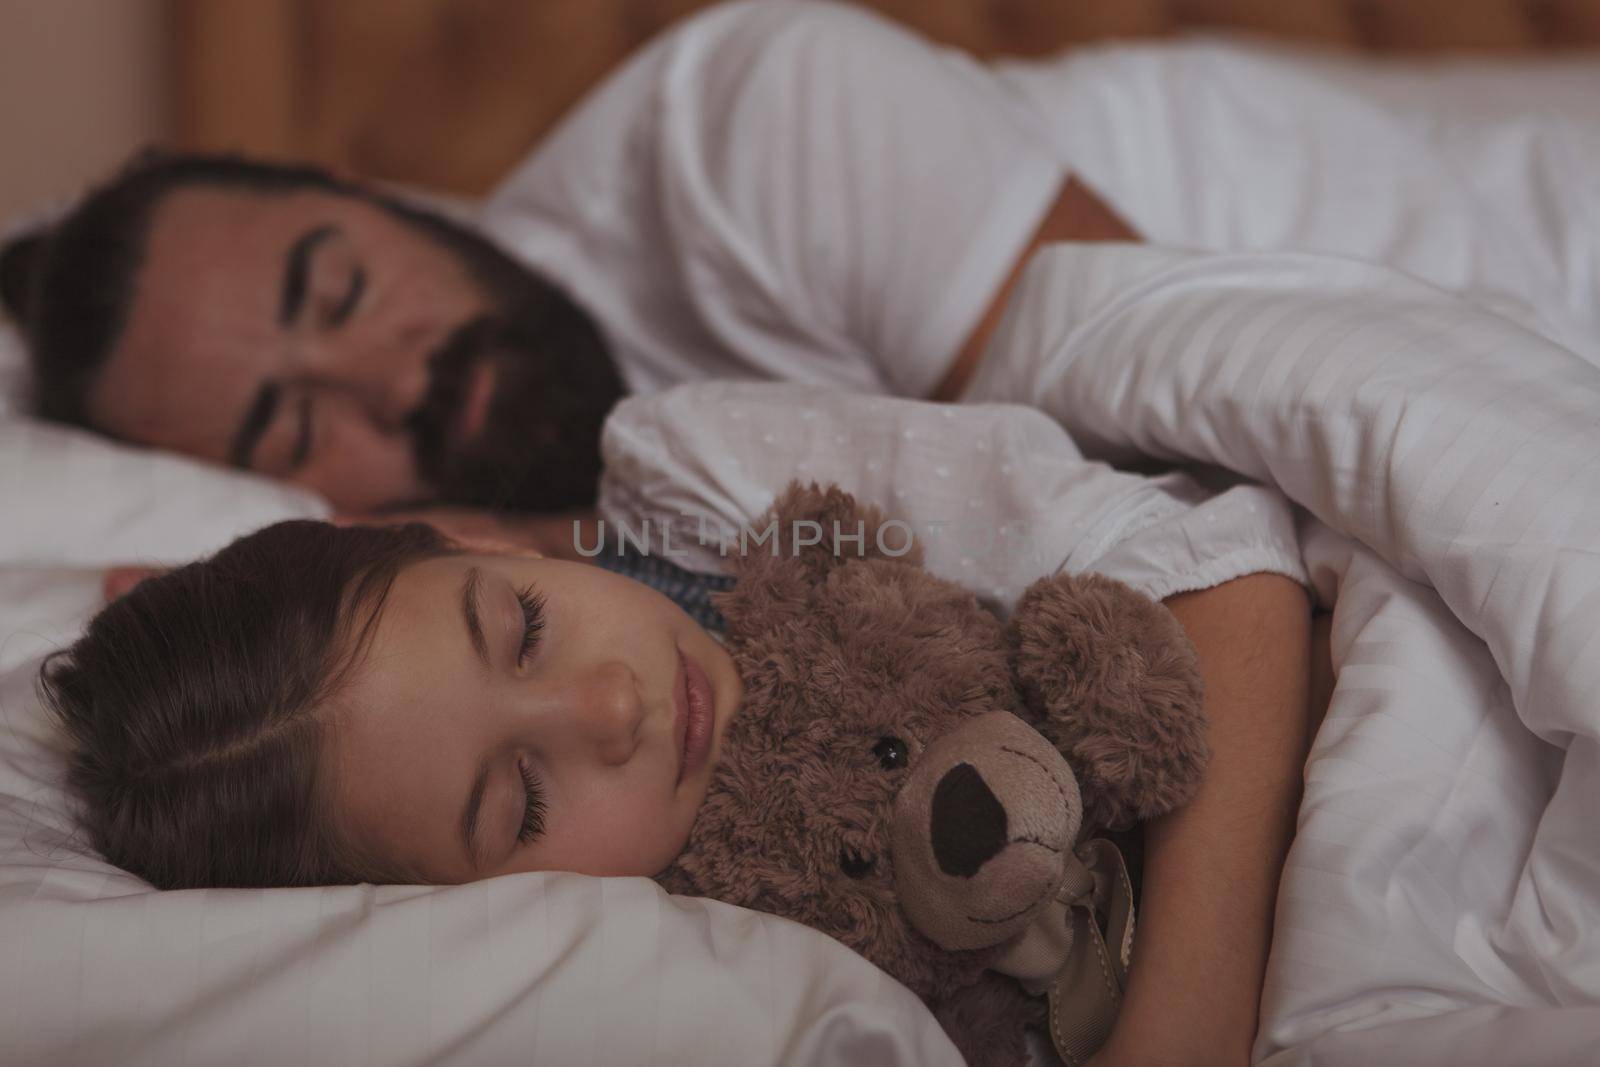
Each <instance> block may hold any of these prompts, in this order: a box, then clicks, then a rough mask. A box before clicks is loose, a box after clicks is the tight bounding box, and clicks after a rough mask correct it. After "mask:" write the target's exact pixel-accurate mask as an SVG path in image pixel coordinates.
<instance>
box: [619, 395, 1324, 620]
mask: <svg viewBox="0 0 1600 1067" xmlns="http://www.w3.org/2000/svg"><path fill="white" fill-rule="evenodd" d="M602 450H603V454H604V457H605V462H606V467H605V474H604V476H603V477H602V479H601V487H600V512H601V516H602V518H603V519H605V520H606V521H608V522H609V523H611V524H613V527H614V528H613V534H617V533H620V531H619V530H617V529H615V527H616V525H617V524H621V525H622V526H624V527H626V528H627V529H628V530H629V531H631V532H632V533H634V534H637V535H640V536H639V538H638V539H639V540H640V541H642V542H643V543H645V544H646V545H647V546H648V548H649V550H650V551H652V552H655V553H657V554H663V555H667V556H669V557H675V558H676V560H677V561H678V562H680V563H681V564H682V565H684V566H687V567H689V568H690V569H694V570H702V571H717V570H721V569H723V567H724V555H725V554H727V553H736V552H738V551H741V550H743V551H771V548H770V545H769V546H768V547H766V548H763V547H761V544H760V543H758V542H755V541H753V540H752V538H754V537H755V536H756V535H757V534H759V533H761V532H762V527H760V526H759V524H757V521H756V520H757V519H758V518H759V517H760V516H761V515H762V514H763V513H764V512H765V511H766V510H767V509H768V508H769V507H770V506H771V504H772V500H773V497H774V496H775V495H776V493H777V492H778V491H779V490H781V489H782V488H783V486H785V485H786V484H788V482H789V481H790V480H792V479H800V480H802V481H815V482H818V483H820V484H824V485H826V484H828V483H829V482H836V483H838V484H839V485H841V486H843V487H844V488H845V489H848V490H850V491H851V492H853V493H855V494H856V496H857V497H858V498H859V499H860V500H862V501H863V502H866V503H870V504H875V505H877V506H878V507H880V508H881V509H883V511H884V512H885V513H887V515H888V516H890V518H892V519H898V520H901V521H903V522H904V523H906V524H907V527H908V529H909V531H911V532H914V533H915V535H916V536H917V538H918V539H919V540H920V541H921V542H922V544H923V547H924V550H925V552H926V561H927V565H928V568H929V569H930V570H931V571H933V572H934V573H935V574H938V575H941V576H942V577H945V578H949V579H951V580H953V581H957V582H960V583H962V584H963V585H965V586H967V587H968V588H970V589H972V590H973V591H974V592H975V593H977V594H979V596H980V597H982V598H983V599H984V600H985V602H986V603H988V604H989V605H990V606H991V607H993V608H994V609H996V610H998V611H1000V612H1002V613H1004V612H1006V611H1008V610H1009V609H1010V607H1011V605H1012V603H1013V602H1014V601H1015V600H1016V599H1017V598H1018V597H1019V596H1021V595H1022V592H1023V590H1024V589H1026V588H1027V586H1028V585H1029V584H1030V583H1032V582H1033V581H1034V580H1035V579H1036V578H1039V577H1042V576H1044V575H1047V574H1053V573H1055V572H1056V571H1057V570H1063V569H1064V570H1066V571H1068V572H1072V573H1077V572H1081V571H1087V570H1093V571H1098V572H1100V573H1103V574H1107V575H1110V576H1111V577H1113V578H1117V579H1119V580H1121V581H1124V582H1127V583H1128V584H1129V585H1131V586H1133V587H1134V588H1136V589H1139V590H1140V591H1142V592H1144V593H1145V594H1147V595H1149V596H1151V597H1155V598H1157V599H1160V598H1162V597H1166V596H1170V595H1171V594H1173V593H1180V592H1185V591H1188V590H1193V589H1204V588H1208V587H1210V586H1212V585H1216V584H1218V583H1220V582H1224V581H1227V580H1229V579H1231V578H1237V577H1239V576H1241V575H1244V574H1251V573H1255V572H1259V571H1270V572H1273V573H1277V574H1283V575H1286V576H1288V577H1291V578H1293V579H1295V580H1296V581H1300V582H1304V581H1305V580H1306V577H1305V571H1304V569H1303V567H1302V566H1301V563H1300V554H1299V549H1298V547H1297V541H1296V535H1295V530H1294V520H1293V517H1292V515H1291V513H1290V510H1289V508H1288V506H1287V504H1286V502H1285V501H1284V500H1283V498H1282V497H1281V496H1280V495H1278V494H1277V493H1276V492H1273V491H1271V490H1268V489H1264V488H1262V487H1260V486H1251V485H1240V486H1235V487H1233V488H1231V489H1228V490H1226V491H1224V492H1222V493H1220V494H1215V493H1211V492H1208V491H1206V490H1204V489H1202V488H1201V487H1200V486H1199V485H1198V484H1196V483H1195V481H1194V480H1193V479H1191V478H1189V477H1188V476H1186V475H1183V474H1176V473H1175V474H1166V475H1162V476H1160V477H1154V478H1151V477H1143V476H1140V475H1135V474H1129V473H1126V472H1122V471H1115V470H1112V469H1111V468H1110V467H1108V466H1106V465H1105V464H1103V463H1092V462H1089V461H1087V460H1085V459H1084V458H1083V456H1082V455H1081V454H1080V453H1079V451H1078V449H1077V447H1076V446H1075V445H1074V444H1073V442H1072V440H1071V438H1069V437H1068V436H1067V435H1066V433H1064V432H1063V431H1062V429H1061V427H1060V426H1059V425H1058V424H1057V423H1055V422H1053V421H1052V420H1051V419H1049V418H1048V417H1046V416H1044V415H1042V414H1040V413H1039V412H1037V411H1033V410H1030V409H1027V408H1020V407H1015V406H1011V405H1000V404H989V405H959V406H957V405H947V404H932V403H928V402H925V401H917V400H900V399H892V398H888V397H862V396H853V395H849V394H843V393H838V392H834V391H831V390H828V389H823V388H820V387H816V386H805V385H793V384H782V383H761V382H706V383H703V384H699V385H683V386H679V387H677V388H676V389H670V390H667V391H666V392H662V393H657V394H654V395H651V396H646V397H634V398H631V399H628V400H625V401H624V402H623V403H622V404H620V405H619V406H618V407H617V409H616V411H615V412H613V414H612V416H611V418H610V419H609V420H608V421H607V424H606V430H605V436H604V438H603V441H602ZM842 532H845V533H849V532H851V531H842ZM741 533H743V535H744V536H743V540H742V546H743V547H742V549H741ZM824 533H825V535H826V536H828V537H830V538H831V537H832V533H833V532H832V531H825V532H824ZM867 536H868V537H869V538H871V539H876V537H877V532H876V531H867ZM882 543H883V545H884V547H885V548H886V549H887V550H888V551H899V550H900V549H901V547H902V546H903V544H904V541H903V539H902V536H901V535H900V534H898V533H895V534H893V535H891V534H890V533H888V532H886V533H885V534H884V537H883V542H882ZM839 550H840V551H841V552H843V553H846V554H848V553H851V552H857V551H859V547H858V546H857V544H856V543H854V542H843V541H841V542H840V545H839Z"/></svg>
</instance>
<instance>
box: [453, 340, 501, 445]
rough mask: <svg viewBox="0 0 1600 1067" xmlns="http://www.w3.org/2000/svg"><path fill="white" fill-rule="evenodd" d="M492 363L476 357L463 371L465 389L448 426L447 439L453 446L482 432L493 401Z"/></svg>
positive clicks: (465, 442)
mask: <svg viewBox="0 0 1600 1067" xmlns="http://www.w3.org/2000/svg"><path fill="white" fill-rule="evenodd" d="M495 378H496V374H495V367H494V362H493V361H492V360H489V359H484V358H480V359H478V360H476V361H475V362H474V363H473V364H472V369H471V370H470V371H468V372H467V384H466V388H465V389H464V390H463V391H462V393H463V396H462V401H461V407H460V408H459V409H458V410H457V411H456V416H455V419H454V420H453V424H452V425H451V427H450V432H449V437H448V439H449V441H450V444H451V445H452V446H453V448H455V449H460V448H461V447H462V446H464V445H468V444H471V443H472V442H473V441H474V440H476V439H477V437H478V435H479V434H481V433H482V432H483V427H484V425H485V424H486V423H487V422H488V421H489V408H490V405H491V404H492V403H493V401H494V384H495Z"/></svg>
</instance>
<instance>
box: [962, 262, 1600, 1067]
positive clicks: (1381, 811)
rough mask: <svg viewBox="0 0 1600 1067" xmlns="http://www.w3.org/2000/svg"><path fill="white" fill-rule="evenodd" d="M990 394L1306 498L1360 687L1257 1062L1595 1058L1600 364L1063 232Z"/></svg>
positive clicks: (1404, 307) (1362, 287)
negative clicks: (1064, 240)
mask: <svg viewBox="0 0 1600 1067" xmlns="http://www.w3.org/2000/svg"><path fill="white" fill-rule="evenodd" d="M968 397H969V398H970V399H973V400H1008V401H1020V402H1024V403H1029V404H1033V405H1036V406H1039V407H1041V408H1043V409H1044V410H1046V411H1049V412H1050V413H1052V414H1054V415H1056V416H1057V417H1058V418H1059V419H1061V421H1062V422H1063V423H1064V424H1065V425H1066V426H1067V427H1068V428H1069V429H1070V430H1071V431H1072V432H1073V433H1074V435H1075V437H1076V438H1077V440H1078V442H1079V444H1080V445H1081V446H1082V447H1083V448H1084V449H1085V451H1086V452H1088V453H1090V454H1095V455H1099V456H1102V457H1106V458H1113V459H1115V458H1127V457H1132V456H1134V455H1142V456H1157V457H1165V458H1169V459H1173V460H1179V461H1184V462H1199V463H1206V464H1215V465H1217V466H1220V467H1224V468H1227V469H1228V470H1231V471H1233V472H1236V473H1237V474H1240V475H1243V476H1246V477H1249V478H1252V479H1255V480H1257V481H1261V482H1264V483H1267V484H1270V485H1274V486H1277V487H1278V488H1279V489H1281V490H1282V491H1283V492H1284V493H1285V494H1286V495H1288V496H1289V497H1290V498H1291V499H1293V500H1295V501H1296V502H1297V503H1299V504H1301V505H1303V507H1304V508H1305V509H1307V511H1308V512H1309V514H1308V515H1307V516H1306V519H1305V522H1304V524H1303V527H1304V528H1303V535H1302V551H1303V554H1304V556H1305V560H1306V563H1307V565H1308V568H1309V569H1310V571H1311V574H1312V577H1313V581H1314V584H1315V585H1316V588H1317V590H1318V593H1319V597H1320V598H1321V599H1322V600H1323V602H1324V603H1325V604H1329V605H1332V606H1333V607H1334V630H1333V661H1334V668H1335V671H1336V673H1337V686H1336V689H1335V692H1334V697H1333V702H1332V706H1331V708H1330V710H1329V713H1328V718H1327V722H1326V724H1325V725H1324V727H1323V729H1322V730H1321V732H1320V733H1319V735H1318V737H1317V739H1316V742H1315V746H1314V748H1313V750H1312V753H1311V757H1310V761H1309V763H1308V764H1307V768H1306V792H1305V800H1304V803H1303V806H1302V809H1301V815H1300V821H1299V833H1298V836H1297V838H1296V841H1295V844H1294V847H1293V850H1292V852H1291V854H1290V857H1289V862H1288V865H1287V869H1286V871H1285V874H1284V879H1283V883H1282V890H1281V895H1280V903H1279V911H1278V923H1277V933H1276V938H1275V944H1274V949H1273V954H1272V959H1271V965H1270V971H1269V975H1268V983H1267V988H1266V993H1265V1000H1264V1004H1263V1018H1262V1029H1261V1033H1260V1038H1259V1043H1258V1047H1257V1052H1258V1055H1261V1056H1270V1057H1272V1058H1271V1062H1273V1063H1275V1064H1280V1065H1281V1064H1291V1063H1307V1064H1309V1063H1316V1064H1319V1065H1322V1064H1345V1063H1348V1064H1352V1065H1356V1064H1370V1063H1372V1062H1375V1061H1376V1062H1382V1063H1385V1064H1407V1063H1450V1064H1483V1065H1485V1067H1490V1065H1496V1067H1498V1065H1502V1064H1505V1063H1508V1062H1516V1063H1519V1064H1534V1063H1548V1064H1569V1063H1572V1062H1575V1060H1574V1058H1573V1057H1574V1049H1575V1048H1579V1047H1585V1046H1586V1044H1588V1043H1600V1019H1597V1013H1596V1010H1595V1006H1596V1005H1597V1004H1600V927H1597V924H1596V923H1595V922H1594V920H1593V916H1595V915H1596V914H1600V834H1597V833H1596V832H1595V829H1594V819H1593V813H1594V811H1595V809H1596V807H1597V805H1600V762H1597V761H1600V696H1597V695H1596V694H1600V552H1597V550H1596V546H1600V463H1597V456H1600V371H1597V370H1596V368H1595V367H1594V366H1591V365H1590V364H1589V363H1587V362H1585V361H1584V360H1583V359H1581V358H1579V357H1577V356H1575V355H1573V354H1572V353H1570V352H1569V351H1567V350H1565V349H1562V348H1560V347H1557V346H1556V345H1554V344H1552V343H1550V342H1549V341H1547V340H1545V339H1543V338H1542V337H1540V336H1538V335H1536V334H1534V333H1531V332H1529V331H1527V330H1525V329H1523V328H1521V327H1519V326H1516V325H1514V324H1512V323H1511V322H1509V321H1507V320H1504V319H1501V318H1498V317H1496V316H1494V315H1492V314H1489V313H1487V312H1484V311H1482V310H1479V309H1478V308H1476V307H1474V306H1473V305H1470V304H1468V303H1466V302H1465V301H1462V300H1459V299H1456V298H1453V297H1449V296H1446V295H1445V294H1443V293H1441V292H1439V291H1437V290H1434V289H1432V288H1430V287H1428V286H1425V285H1423V284H1421V283H1419V282H1416V281H1413V280H1411V279H1409V278H1407V277H1406V276H1404V275H1401V274H1398V273H1396V272H1393V271H1388V270H1385V269H1382V268H1378V267H1372V266H1367V265H1364V264H1360V263H1356V262H1354V261H1348V260H1339V259H1333V258H1325V257H1318V256H1310V255H1289V254H1279V255H1274V254H1247V255H1235V256H1222V255H1216V256H1208V255H1198V254H1186V253H1178V252H1170V251H1164V250H1160V249H1153V248H1140V247H1133V246H1098V247H1097V246H1081V245H1080V246H1067V245H1062V246H1057V247H1055V248H1052V249H1049V250H1047V251H1045V252H1044V253H1042V254H1041V255H1040V256H1038V257H1037V258H1036V259H1035V260H1034V262H1033V263H1032V264H1031V265H1030V267H1029V268H1028V270H1027V271H1026V273H1025V274H1024V276H1023V279H1022V282H1021V289H1020V292H1019V295H1018V297H1017V299H1016V300H1014V301H1013V303H1012V305H1011V307H1010V309H1009V311H1008V314H1007V319H1006V321H1005V322H1004V323H1003V324H1002V326H1001V328H1000V331H999V333H998V335H997V336H996V338H995V340H994V342H993V344H992V346H991V349H990V351H989V352H988V354H987V356H986V358H985V363H984V366H983V368H982V370H981V371H980V372H979V375H978V377H977V378H976V379H975V380H974V383H973V385H972V388H971V389H970V390H969V393H968ZM1512 1049H1514V1050H1515V1054H1514V1055H1509V1056H1508V1052H1509V1050H1512Z"/></svg>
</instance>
